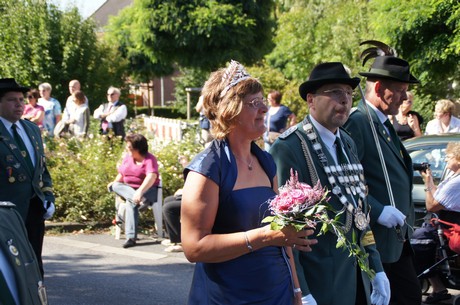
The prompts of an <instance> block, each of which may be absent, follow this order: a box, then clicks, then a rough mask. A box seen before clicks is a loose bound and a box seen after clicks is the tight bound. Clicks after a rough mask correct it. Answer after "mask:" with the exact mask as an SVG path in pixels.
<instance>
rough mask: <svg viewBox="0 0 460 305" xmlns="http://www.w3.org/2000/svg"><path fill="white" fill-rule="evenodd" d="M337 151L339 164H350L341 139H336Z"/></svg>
mask: <svg viewBox="0 0 460 305" xmlns="http://www.w3.org/2000/svg"><path fill="white" fill-rule="evenodd" d="M334 143H335V149H336V153H337V162H338V165H339V164H348V159H347V157H346V156H345V154H344V152H343V148H342V141H340V138H339V137H335V142H334Z"/></svg>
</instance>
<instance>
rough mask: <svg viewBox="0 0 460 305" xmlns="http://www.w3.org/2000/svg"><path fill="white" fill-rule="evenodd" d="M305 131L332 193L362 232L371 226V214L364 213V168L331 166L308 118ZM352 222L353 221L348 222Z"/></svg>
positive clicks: (304, 126)
mask: <svg viewBox="0 0 460 305" xmlns="http://www.w3.org/2000/svg"><path fill="white" fill-rule="evenodd" d="M303 130H304V131H305V134H306V135H307V138H308V140H309V141H310V142H311V144H312V147H313V150H314V151H315V152H316V154H317V156H318V159H319V161H320V162H321V164H322V167H323V169H324V171H325V173H326V175H327V177H328V181H329V183H330V184H331V186H332V193H333V194H334V195H336V196H337V197H338V198H339V200H340V202H341V203H342V204H343V206H344V209H346V210H347V211H348V212H350V213H352V214H353V215H354V219H355V226H356V228H358V229H359V230H361V231H363V230H365V229H366V228H367V227H368V226H369V223H370V218H369V213H368V214H367V215H366V214H365V213H364V212H363V201H364V200H365V198H366V194H365V193H366V192H367V189H366V186H365V184H364V181H365V180H364V169H363V166H362V165H361V164H360V163H353V164H342V165H338V166H335V165H329V162H328V160H327V157H326V155H325V154H324V152H323V148H322V145H321V143H320V142H319V140H318V135H317V134H316V132H315V130H314V129H313V125H312V123H311V122H310V121H309V119H308V116H307V117H305V120H304V122H303ZM336 177H337V180H338V183H337V180H336ZM342 187H343V188H345V190H346V193H347V194H348V195H349V196H350V197H351V198H352V200H351V201H350V200H349V199H348V198H347V197H346V196H345V194H343V193H342ZM352 194H353V195H352ZM356 195H358V196H357V198H356V199H354V198H353V197H352V196H356ZM356 201H357V204H356ZM350 221H351V219H350V220H349V221H347V222H350ZM349 228H350V223H347V224H346V227H345V229H346V232H348V230H349Z"/></svg>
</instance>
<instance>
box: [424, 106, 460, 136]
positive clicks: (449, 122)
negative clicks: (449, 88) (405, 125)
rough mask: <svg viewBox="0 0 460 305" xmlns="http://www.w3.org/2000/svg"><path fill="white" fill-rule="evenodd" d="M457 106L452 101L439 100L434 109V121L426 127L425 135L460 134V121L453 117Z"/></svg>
mask: <svg viewBox="0 0 460 305" xmlns="http://www.w3.org/2000/svg"><path fill="white" fill-rule="evenodd" d="M454 109H455V104H454V103H453V102H452V101H450V100H439V101H437V102H436V106H435V107H434V119H433V120H431V121H429V122H428V124H427V125H426V129H425V134H442V133H454V132H460V119H459V118H456V117H454V116H453V113H454Z"/></svg>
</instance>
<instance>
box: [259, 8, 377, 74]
mask: <svg viewBox="0 0 460 305" xmlns="http://www.w3.org/2000/svg"><path fill="white" fill-rule="evenodd" d="M367 4H368V1H365V0H312V1H292V4H291V5H292V6H291V7H290V9H289V11H287V12H286V13H283V14H282V15H281V16H280V19H279V22H278V29H277V32H276V35H275V38H274V42H275V45H276V46H275V48H274V49H273V51H272V52H271V53H270V54H269V55H267V56H266V58H267V62H268V64H269V65H270V66H272V67H275V68H278V69H280V70H281V71H282V72H283V73H284V74H285V75H286V77H287V78H288V79H290V80H295V81H297V82H303V81H305V80H306V79H307V78H308V75H309V73H310V71H311V70H312V69H313V67H314V66H315V65H317V64H319V63H321V62H326V61H340V62H343V63H344V64H346V65H347V66H349V67H350V68H351V69H352V73H353V74H354V75H356V74H357V72H358V71H360V70H361V69H362V68H361V67H360V64H359V52H360V50H359V43H360V41H363V40H365V39H369V38H368V37H369V30H368V28H367V17H366V16H367V14H366V12H367V9H366V6H367Z"/></svg>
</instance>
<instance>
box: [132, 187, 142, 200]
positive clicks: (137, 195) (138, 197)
mask: <svg viewBox="0 0 460 305" xmlns="http://www.w3.org/2000/svg"><path fill="white" fill-rule="evenodd" d="M142 195H143V194H142V191H141V190H140V189H137V190H136V192H134V196H133V201H134V202H135V203H136V204H140V203H141V201H142Z"/></svg>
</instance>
